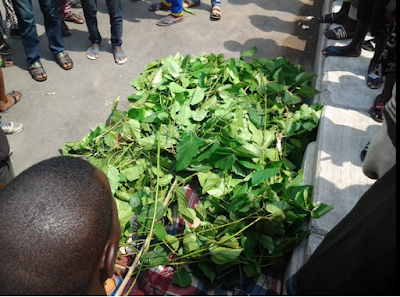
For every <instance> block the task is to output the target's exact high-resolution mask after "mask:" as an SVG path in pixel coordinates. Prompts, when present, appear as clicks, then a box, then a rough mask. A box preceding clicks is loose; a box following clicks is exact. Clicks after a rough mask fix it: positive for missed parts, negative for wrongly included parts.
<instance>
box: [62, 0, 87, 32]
mask: <svg viewBox="0 0 400 297" xmlns="http://www.w3.org/2000/svg"><path fill="white" fill-rule="evenodd" d="M57 4H58V13H59V14H60V22H61V33H62V36H70V35H71V31H70V30H69V28H68V25H67V24H66V23H65V22H72V23H75V24H79V25H82V24H83V23H84V20H83V17H81V16H80V15H78V14H76V13H73V12H72V8H71V0H58V1H57Z"/></svg>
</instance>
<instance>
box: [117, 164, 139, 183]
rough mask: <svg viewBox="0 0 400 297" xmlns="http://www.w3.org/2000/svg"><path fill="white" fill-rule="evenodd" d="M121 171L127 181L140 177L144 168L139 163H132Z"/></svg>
mask: <svg viewBox="0 0 400 297" xmlns="http://www.w3.org/2000/svg"><path fill="white" fill-rule="evenodd" d="M121 173H122V174H123V175H125V176H126V178H127V179H128V180H129V181H134V180H137V179H140V178H141V177H142V175H143V173H144V168H143V167H142V166H141V165H134V166H131V167H128V168H126V169H123V170H121Z"/></svg>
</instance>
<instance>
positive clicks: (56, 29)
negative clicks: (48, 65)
mask: <svg viewBox="0 0 400 297" xmlns="http://www.w3.org/2000/svg"><path fill="white" fill-rule="evenodd" d="M12 1H13V5H14V10H15V13H16V14H17V18H18V26H19V32H20V34H21V39H22V44H23V46H24V49H25V54H26V56H27V62H28V63H29V73H30V75H31V76H32V78H33V79H34V80H36V81H45V80H46V79H47V74H46V72H45V70H44V68H43V65H42V63H41V61H40V59H41V54H40V39H39V35H38V33H37V28H36V23H35V15H34V12H33V4H32V0H12ZM38 2H39V5H40V9H41V11H42V13H43V17H44V25H45V29H46V35H47V38H48V41H49V49H50V51H51V53H52V54H53V55H54V58H55V60H56V62H57V64H58V65H60V67H61V68H62V69H64V70H69V69H72V67H73V62H72V59H71V57H70V56H69V55H68V53H67V52H65V46H64V41H63V39H62V35H61V23H60V18H59V14H58V7H57V1H55V0H39V1H38Z"/></svg>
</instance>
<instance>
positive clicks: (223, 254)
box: [209, 246, 243, 265]
mask: <svg viewBox="0 0 400 297" xmlns="http://www.w3.org/2000/svg"><path fill="white" fill-rule="evenodd" d="M209 251H210V253H211V260H212V261H213V262H214V263H215V264H218V265H223V264H227V263H229V262H232V261H234V260H236V259H237V258H238V257H239V255H240V254H241V253H242V251H243V249H231V248H227V247H215V246H210V249H209Z"/></svg>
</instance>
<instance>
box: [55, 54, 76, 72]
mask: <svg viewBox="0 0 400 297" xmlns="http://www.w3.org/2000/svg"><path fill="white" fill-rule="evenodd" d="M54 57H55V58H56V62H57V64H58V65H60V67H61V68H62V69H64V70H70V69H72V67H74V64H73V62H72V59H71V57H70V56H69V55H68V53H67V52H65V51H62V52H60V53H58V54H55V55H54ZM68 63H71V66H66V65H67V64H68Z"/></svg>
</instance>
